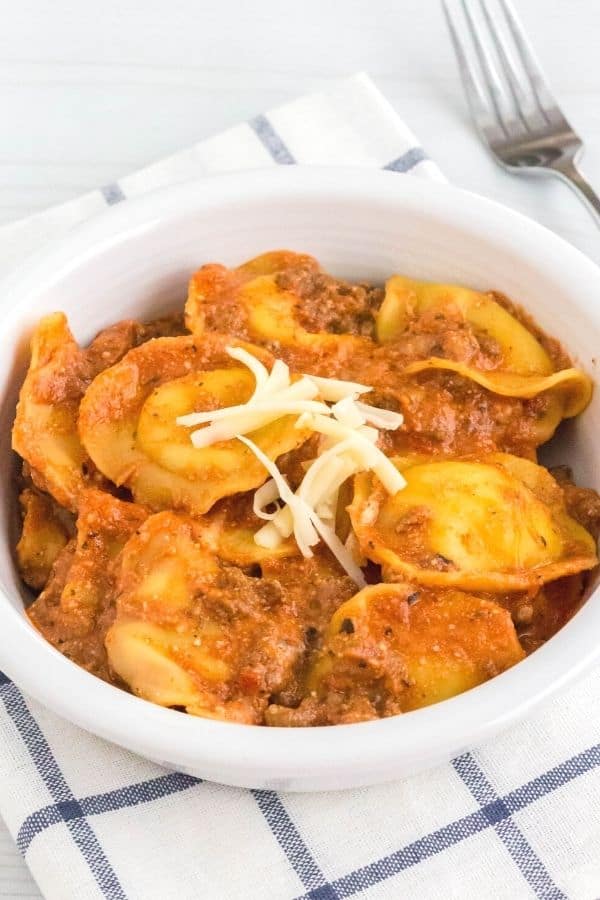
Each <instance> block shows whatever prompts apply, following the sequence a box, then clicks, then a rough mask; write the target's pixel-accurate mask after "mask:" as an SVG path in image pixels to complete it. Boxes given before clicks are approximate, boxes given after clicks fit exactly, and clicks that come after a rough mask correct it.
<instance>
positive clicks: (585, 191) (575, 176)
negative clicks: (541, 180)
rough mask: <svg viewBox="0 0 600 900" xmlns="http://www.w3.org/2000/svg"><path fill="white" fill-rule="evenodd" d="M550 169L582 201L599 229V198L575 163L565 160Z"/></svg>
mask: <svg viewBox="0 0 600 900" xmlns="http://www.w3.org/2000/svg"><path fill="white" fill-rule="evenodd" d="M552 169H553V171H554V172H556V174H557V175H558V176H559V177H560V178H562V180H563V181H564V182H566V184H568V185H569V187H570V188H572V189H573V190H574V191H575V193H576V194H577V196H578V197H580V198H581V199H582V200H583V202H584V204H585V206H586V207H587V209H588V210H589V212H590V213H591V215H592V217H593V219H594V221H595V222H596V225H598V226H599V227H600V197H599V196H598V194H597V193H596V191H595V190H594V188H593V187H592V186H591V184H590V183H589V181H588V180H587V178H585V176H584V175H583V174H582V172H581V171H580V169H579V168H578V166H577V163H576V162H575V161H574V160H572V159H567V160H565V161H564V162H562V163H558V164H557V165H555V166H553V167H552Z"/></svg>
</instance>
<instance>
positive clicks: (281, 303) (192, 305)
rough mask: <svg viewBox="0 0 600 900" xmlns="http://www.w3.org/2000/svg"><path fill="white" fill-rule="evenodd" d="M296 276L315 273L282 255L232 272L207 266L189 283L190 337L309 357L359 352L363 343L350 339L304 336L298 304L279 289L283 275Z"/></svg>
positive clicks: (311, 263)
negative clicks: (213, 335) (215, 335)
mask: <svg viewBox="0 0 600 900" xmlns="http://www.w3.org/2000/svg"><path fill="white" fill-rule="evenodd" d="M295 270H299V271H300V272H302V273H306V275H307V277H310V275H311V274H314V273H318V272H320V269H319V265H318V263H317V262H316V260H315V259H313V258H312V257H311V256H306V255H304V254H297V253H291V252H290V251H287V250H279V251H274V252H272V253H265V254H263V255H262V256H257V257H256V258H254V259H251V260H249V261H248V262H246V263H244V264H243V265H241V266H239V267H238V268H237V269H226V268H225V267H224V266H220V265H216V264H211V265H206V266H203V267H202V268H201V269H199V270H198V272H196V273H195V275H194V276H193V277H192V279H191V281H190V286H189V292H188V299H187V303H186V323H187V326H188V328H189V329H190V331H192V332H194V333H195V334H202V333H204V332H205V330H212V331H215V330H216V331H219V330H222V328H223V324H222V323H223V322H224V323H225V327H226V328H228V329H229V330H230V331H232V332H233V333H234V334H237V335H239V336H240V337H243V338H245V339H247V340H250V341H254V342H256V343H258V344H267V345H273V344H275V345H277V347H278V348H279V347H281V348H285V347H287V348H290V349H295V350H304V351H312V353H319V352H325V353H332V352H333V353H334V354H335V355H339V354H340V353H341V354H349V355H350V354H352V352H353V350H355V349H358V348H361V349H364V347H365V344H366V341H365V339H363V338H361V337H358V336H356V335H352V334H331V333H329V332H327V331H324V330H318V331H317V330H315V331H311V330H307V328H305V327H303V325H302V324H301V311H302V303H301V299H300V298H299V296H298V295H297V294H296V293H294V291H293V290H291V289H286V288H285V287H282V286H281V285H280V282H281V276H282V274H283V273H289V272H293V271H295Z"/></svg>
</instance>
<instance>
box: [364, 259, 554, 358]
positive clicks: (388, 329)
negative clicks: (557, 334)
mask: <svg viewBox="0 0 600 900" xmlns="http://www.w3.org/2000/svg"><path fill="white" fill-rule="evenodd" d="M449 308H453V309H454V310H458V311H459V312H460V314H461V315H462V316H463V318H464V319H465V321H466V322H468V323H469V325H470V326H471V327H472V328H473V330H474V331H475V334H478V335H480V336H481V337H482V338H484V339H487V340H489V339H491V340H492V341H494V342H495V344H497V345H498V347H499V348H500V350H501V354H502V357H501V364H500V366H499V368H502V369H506V370H507V371H509V372H515V373H516V374H518V375H549V374H551V372H552V371H553V365H552V360H551V359H550V357H549V355H548V354H547V353H546V351H545V350H544V348H543V347H542V345H541V344H540V342H539V341H538V340H537V338H535V337H534V335H533V334H531V332H529V331H528V330H527V329H526V328H525V326H524V325H522V324H521V323H520V322H519V321H518V320H517V319H515V317H514V316H513V315H511V314H510V313H509V312H508V310H506V309H504V307H503V306H501V305H500V304H499V303H498V302H497V301H496V300H494V299H493V297H492V296H491V295H490V294H484V293H481V292H479V291H472V290H469V289H468V288H464V287H460V286H459V285H456V284H436V283H434V282H429V281H415V280H414V279H412V278H407V277H405V276H403V275H394V276H392V278H390V279H389V280H388V282H387V284H386V291H385V298H384V301H383V303H382V305H381V308H380V310H379V313H378V315H377V338H378V340H379V341H380V343H382V344H386V343H389V342H391V341H396V340H398V339H399V338H401V337H402V335H403V334H404V333H405V332H406V330H407V328H408V326H409V323H410V320H411V318H413V317H415V316H418V315H421V314H423V313H424V312H427V311H428V310H431V309H435V310H436V311H439V315H440V316H442V317H444V316H445V315H446V312H447V310H448V309H449Z"/></svg>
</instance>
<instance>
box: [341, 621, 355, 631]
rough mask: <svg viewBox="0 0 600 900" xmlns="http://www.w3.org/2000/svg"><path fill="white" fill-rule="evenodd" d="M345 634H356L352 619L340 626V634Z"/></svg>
mask: <svg viewBox="0 0 600 900" xmlns="http://www.w3.org/2000/svg"><path fill="white" fill-rule="evenodd" d="M342 631H343V632H344V634H354V622H353V621H352V619H344V620H343V622H342V624H341V625H340V633H341V632H342Z"/></svg>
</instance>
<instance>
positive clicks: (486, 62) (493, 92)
mask: <svg viewBox="0 0 600 900" xmlns="http://www.w3.org/2000/svg"><path fill="white" fill-rule="evenodd" d="M461 3H462V8H463V11H464V14H465V19H466V22H467V27H468V29H469V32H470V34H471V40H472V41H473V45H474V47H475V50H476V52H477V56H478V58H479V63H480V65H481V69H482V72H483V77H484V80H485V83H486V87H487V90H488V93H489V95H490V99H491V101H492V105H493V107H494V112H495V113H496V116H497V118H498V121H499V122H500V125H501V127H502V129H503V130H504V131H505V132H506V133H507V134H508V128H507V123H508V120H509V116H508V115H507V106H506V95H505V93H504V91H503V89H502V85H501V83H500V80H499V78H498V73H497V72H496V69H495V68H494V63H493V62H492V59H491V57H490V54H489V52H488V50H487V48H486V46H485V44H484V43H483V41H482V40H481V37H480V35H479V30H478V29H477V26H476V25H475V22H474V20H473V14H472V12H471V7H470V4H469V2H468V0H461Z"/></svg>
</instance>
